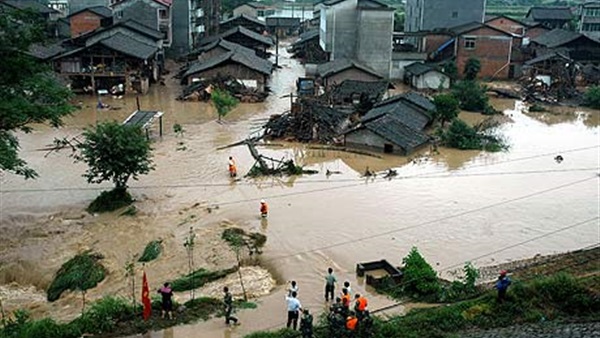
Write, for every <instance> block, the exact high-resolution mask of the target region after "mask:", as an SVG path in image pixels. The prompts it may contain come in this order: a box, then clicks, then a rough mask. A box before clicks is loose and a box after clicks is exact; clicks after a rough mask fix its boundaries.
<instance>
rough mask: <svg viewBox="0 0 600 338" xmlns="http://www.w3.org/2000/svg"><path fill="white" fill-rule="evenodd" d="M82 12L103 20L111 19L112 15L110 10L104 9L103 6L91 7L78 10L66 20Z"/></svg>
mask: <svg viewBox="0 0 600 338" xmlns="http://www.w3.org/2000/svg"><path fill="white" fill-rule="evenodd" d="M83 12H92V13H94V14H96V15H99V16H101V17H103V18H110V17H112V15H113V13H112V9H110V8H108V7H105V6H93V7H86V8H82V9H80V10H78V11H77V12H74V13H70V14H69V16H68V18H70V17H72V16H73V15H77V14H79V13H83Z"/></svg>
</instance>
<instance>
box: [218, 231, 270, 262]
mask: <svg viewBox="0 0 600 338" xmlns="http://www.w3.org/2000/svg"><path fill="white" fill-rule="evenodd" d="M221 238H222V239H223V240H224V241H225V242H227V243H228V244H229V245H230V246H232V247H234V248H239V247H243V246H245V247H246V248H248V254H250V255H252V254H260V253H262V252H261V248H262V247H264V246H265V243H267V236H265V235H263V234H261V233H258V232H251V233H247V232H246V231H244V229H240V228H227V229H225V230H223V234H221Z"/></svg>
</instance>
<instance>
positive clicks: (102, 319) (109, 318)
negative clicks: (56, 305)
mask: <svg viewBox="0 0 600 338" xmlns="http://www.w3.org/2000/svg"><path fill="white" fill-rule="evenodd" d="M134 317H135V311H134V308H133V307H132V306H131V305H130V304H129V302H128V301H127V300H125V299H124V298H120V297H104V298H102V299H100V300H98V301H97V302H95V303H92V305H91V306H90V307H89V308H88V309H87V310H86V311H85V312H84V314H83V315H82V316H81V317H79V318H77V319H76V320H74V321H73V322H72V325H75V326H77V327H78V328H79V330H80V331H81V332H83V333H88V334H102V333H108V332H112V331H114V330H115V329H116V328H117V324H118V323H120V322H125V321H128V320H132V319H133V318H134Z"/></svg>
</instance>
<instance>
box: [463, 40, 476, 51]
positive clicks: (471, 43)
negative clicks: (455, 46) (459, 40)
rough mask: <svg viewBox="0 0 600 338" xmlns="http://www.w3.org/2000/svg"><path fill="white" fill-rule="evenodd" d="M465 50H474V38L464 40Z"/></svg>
mask: <svg viewBox="0 0 600 338" xmlns="http://www.w3.org/2000/svg"><path fill="white" fill-rule="evenodd" d="M465 49H475V38H465Z"/></svg>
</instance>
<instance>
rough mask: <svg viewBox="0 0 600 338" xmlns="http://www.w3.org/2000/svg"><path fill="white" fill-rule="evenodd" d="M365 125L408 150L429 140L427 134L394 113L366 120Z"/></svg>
mask: <svg viewBox="0 0 600 338" xmlns="http://www.w3.org/2000/svg"><path fill="white" fill-rule="evenodd" d="M363 127H364V128H366V129H368V130H370V131H372V132H373V133H375V134H377V135H379V136H381V137H382V138H384V139H386V140H388V141H390V142H391V143H394V144H396V145H399V146H400V147H402V148H403V149H405V150H407V151H410V150H412V149H414V148H417V147H419V146H420V145H423V144H425V143H427V141H429V136H427V134H425V133H423V132H421V131H419V130H415V129H413V128H411V127H409V126H407V125H406V124H404V123H403V121H402V120H401V119H399V118H398V117H397V116H394V115H384V116H381V117H380V118H377V119H374V120H371V121H368V122H365V123H363Z"/></svg>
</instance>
